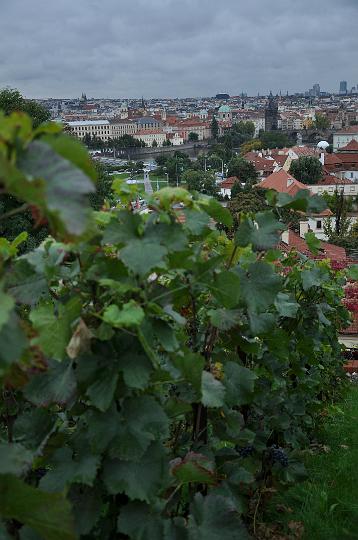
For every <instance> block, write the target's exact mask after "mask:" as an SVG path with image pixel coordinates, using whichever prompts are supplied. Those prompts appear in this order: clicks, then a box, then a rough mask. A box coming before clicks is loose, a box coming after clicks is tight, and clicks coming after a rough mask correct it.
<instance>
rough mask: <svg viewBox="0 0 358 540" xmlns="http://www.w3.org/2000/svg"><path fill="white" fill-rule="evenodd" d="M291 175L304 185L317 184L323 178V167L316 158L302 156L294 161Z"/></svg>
mask: <svg viewBox="0 0 358 540" xmlns="http://www.w3.org/2000/svg"><path fill="white" fill-rule="evenodd" d="M290 174H292V176H293V177H294V178H296V180H299V181H300V182H302V183H303V184H317V182H319V181H320V180H322V178H323V167H322V163H321V162H320V160H319V159H318V158H316V157H314V156H301V157H299V158H298V159H295V160H293V161H292V163H291V166H290Z"/></svg>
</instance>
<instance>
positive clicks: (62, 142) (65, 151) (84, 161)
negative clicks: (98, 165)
mask: <svg viewBox="0 0 358 540" xmlns="http://www.w3.org/2000/svg"><path fill="white" fill-rule="evenodd" d="M41 141H43V142H45V143H46V144H48V145H49V146H51V148H52V149H53V150H55V152H57V154H59V155H60V156H62V157H63V158H65V159H66V160H68V161H70V162H71V163H73V164H74V165H75V166H76V167H78V168H79V169H82V171H83V172H84V173H85V174H86V175H87V176H89V177H90V178H92V179H93V180H95V178H96V170H95V168H94V166H93V160H92V159H91V157H90V155H89V154H88V150H87V148H86V147H85V146H84V144H83V143H82V142H81V141H79V140H78V139H75V138H74V137H69V136H68V135H63V134H61V135H58V136H57V137H52V136H47V135H45V136H44V137H41Z"/></svg>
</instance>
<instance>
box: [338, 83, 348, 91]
mask: <svg viewBox="0 0 358 540" xmlns="http://www.w3.org/2000/svg"><path fill="white" fill-rule="evenodd" d="M339 93H340V94H347V93H348V84H347V81H341V82H340V83H339Z"/></svg>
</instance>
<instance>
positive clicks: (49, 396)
mask: <svg viewBox="0 0 358 540" xmlns="http://www.w3.org/2000/svg"><path fill="white" fill-rule="evenodd" d="M75 393H76V379H75V376H74V373H73V368H72V363H68V362H61V363H58V362H53V361H51V362H50V365H49V369H48V370H47V371H46V372H44V373H39V374H37V375H34V376H33V377H32V378H31V380H30V382H29V383H28V384H27V385H26V386H25V388H24V396H25V397H26V399H28V400H29V401H30V402H31V403H33V404H34V405H37V406H38V407H48V406H49V405H51V404H53V403H56V404H58V405H66V404H67V403H69V402H70V401H71V400H72V399H73V397H74V395H75Z"/></svg>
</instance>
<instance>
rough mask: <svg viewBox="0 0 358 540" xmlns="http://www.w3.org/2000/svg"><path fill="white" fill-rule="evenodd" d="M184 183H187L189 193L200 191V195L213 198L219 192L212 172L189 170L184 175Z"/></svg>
mask: <svg viewBox="0 0 358 540" xmlns="http://www.w3.org/2000/svg"><path fill="white" fill-rule="evenodd" d="M182 181H183V182H185V184H186V185H187V187H188V189H189V191H199V193H204V194H206V195H211V196H216V195H217V194H218V191H219V190H218V186H217V185H216V181H215V176H214V174H213V173H212V172H204V171H195V170H193V169H188V170H186V171H185V172H184V173H183V176H182Z"/></svg>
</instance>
